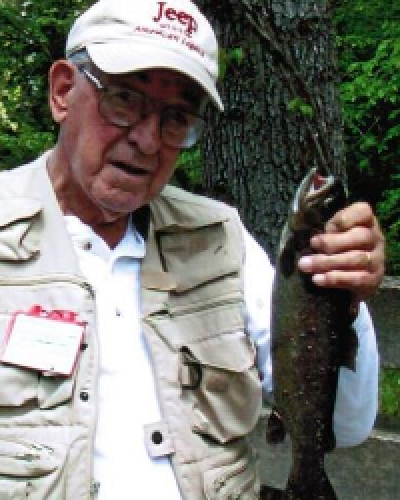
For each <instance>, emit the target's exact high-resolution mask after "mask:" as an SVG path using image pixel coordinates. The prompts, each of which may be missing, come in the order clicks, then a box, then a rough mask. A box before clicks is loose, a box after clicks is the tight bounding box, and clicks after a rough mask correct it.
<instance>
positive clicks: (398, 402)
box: [379, 368, 400, 417]
mask: <svg viewBox="0 0 400 500" xmlns="http://www.w3.org/2000/svg"><path fill="white" fill-rule="evenodd" d="M379 408H380V413H381V414H383V415H385V416H389V417H400V370H398V369H394V368H383V369H382V370H381V376H380V388H379Z"/></svg>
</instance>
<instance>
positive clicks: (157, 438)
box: [151, 431, 163, 444]
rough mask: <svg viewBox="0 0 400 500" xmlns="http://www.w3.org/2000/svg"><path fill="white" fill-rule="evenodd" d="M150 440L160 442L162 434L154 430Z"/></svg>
mask: <svg viewBox="0 0 400 500" xmlns="http://www.w3.org/2000/svg"><path fill="white" fill-rule="evenodd" d="M151 440H152V441H153V443H154V444H161V443H162V440H163V435H162V434H161V432H160V431H154V432H153V434H152V435H151Z"/></svg>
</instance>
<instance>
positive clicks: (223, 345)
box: [180, 331, 261, 443]
mask: <svg viewBox="0 0 400 500" xmlns="http://www.w3.org/2000/svg"><path fill="white" fill-rule="evenodd" d="M180 381H181V386H182V397H183V399H185V400H187V401H188V402H190V403H191V404H192V409H193V412H192V415H193V422H192V428H193V431H194V432H197V433H199V434H202V435H206V436H209V437H212V438H214V439H216V440H217V441H219V442H220V443H226V442H229V441H231V440H233V439H236V438H238V437H242V436H244V435H246V434H248V432H250V431H251V430H252V429H253V427H254V426H255V424H256V422H257V420H258V418H259V413H260V409H261V384H260V380H259V375H258V372H257V369H256V367H255V351H254V348H253V346H252V345H251V342H250V340H249V339H248V337H247V335H245V333H244V332H242V331H239V332H232V333H229V334H222V335H219V336H217V337H211V338H207V339H203V340H202V341H200V342H196V343H191V344H188V345H185V346H182V348H181V364H180Z"/></svg>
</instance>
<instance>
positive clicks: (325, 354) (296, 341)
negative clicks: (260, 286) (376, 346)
mask: <svg viewBox="0 0 400 500" xmlns="http://www.w3.org/2000/svg"><path fill="white" fill-rule="evenodd" d="M345 204H346V194H345V190H344V187H343V185H342V183H341V182H340V180H338V179H336V178H334V177H332V176H329V177H328V178H322V177H320V176H318V175H317V173H316V170H315V169H314V170H312V171H310V173H309V174H308V175H307V176H306V177H305V178H304V179H303V181H302V183H301V184H300V186H299V188H298V190H297V192H296V195H295V197H294V199H293V202H292V205H291V207H290V211H289V215H288V219H287V223H286V225H285V228H284V230H283V232H282V237H281V241H280V246H279V255H278V259H277V265H276V276H275V282H274V289H273V298H272V323H271V328H272V364H273V385H274V399H275V410H274V414H273V417H274V418H276V417H277V415H278V416H279V418H280V419H281V420H282V422H283V426H284V429H285V430H286V431H287V432H288V434H289V435H290V439H291V444H292V467H291V471H290V474H289V478H288V482H287V487H286V490H285V492H283V493H282V498H283V499H285V500H336V499H337V496H336V494H335V492H334V490H333V488H332V486H331V484H330V481H329V479H328V477H327V475H326V473H325V470H324V455H325V454H326V453H327V452H329V451H331V450H332V449H333V448H334V447H335V437H334V433H333V422H332V419H333V411H334V404H335V399H336V390H337V383H338V374H339V368H340V366H341V365H343V364H346V365H348V366H349V367H351V368H354V358H355V352H356V347H357V341H356V336H355V333H354V331H353V329H352V326H351V325H352V323H353V319H354V318H353V317H352V316H351V313H350V311H351V295H350V293H349V292H348V291H346V290H339V289H324V288H321V287H317V286H316V285H314V284H313V282H312V280H311V277H310V275H308V274H305V273H302V272H301V271H300V270H299V269H298V267H297V262H298V260H299V258H300V257H301V256H304V255H308V254H311V253H313V250H312V249H311V247H310V238H311V237H312V236H313V235H315V234H317V233H321V232H323V230H324V226H325V223H326V222H327V221H328V219H330V218H331V217H332V215H333V214H334V213H336V212H337V210H338V209H340V208H342V207H344V206H345ZM344 353H347V356H345V355H344ZM349 353H350V355H349ZM345 359H350V361H349V362H347V361H345Z"/></svg>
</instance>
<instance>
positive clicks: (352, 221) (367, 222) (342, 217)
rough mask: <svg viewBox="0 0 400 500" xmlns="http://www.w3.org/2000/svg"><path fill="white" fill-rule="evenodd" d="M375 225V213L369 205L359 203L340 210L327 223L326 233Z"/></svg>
mask: <svg viewBox="0 0 400 500" xmlns="http://www.w3.org/2000/svg"><path fill="white" fill-rule="evenodd" d="M373 225H374V213H373V212H372V209H371V207H370V205H369V204H368V203H364V202H357V203H353V204H352V205H350V206H348V207H346V208H344V209H343V210H339V211H338V212H336V214H335V215H334V216H333V217H332V218H331V219H330V220H329V221H328V222H327V223H326V225H325V231H326V232H330V233H337V232H342V231H347V230H349V229H351V228H352V227H354V226H365V227H369V228H371V227H372V226H373Z"/></svg>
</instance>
